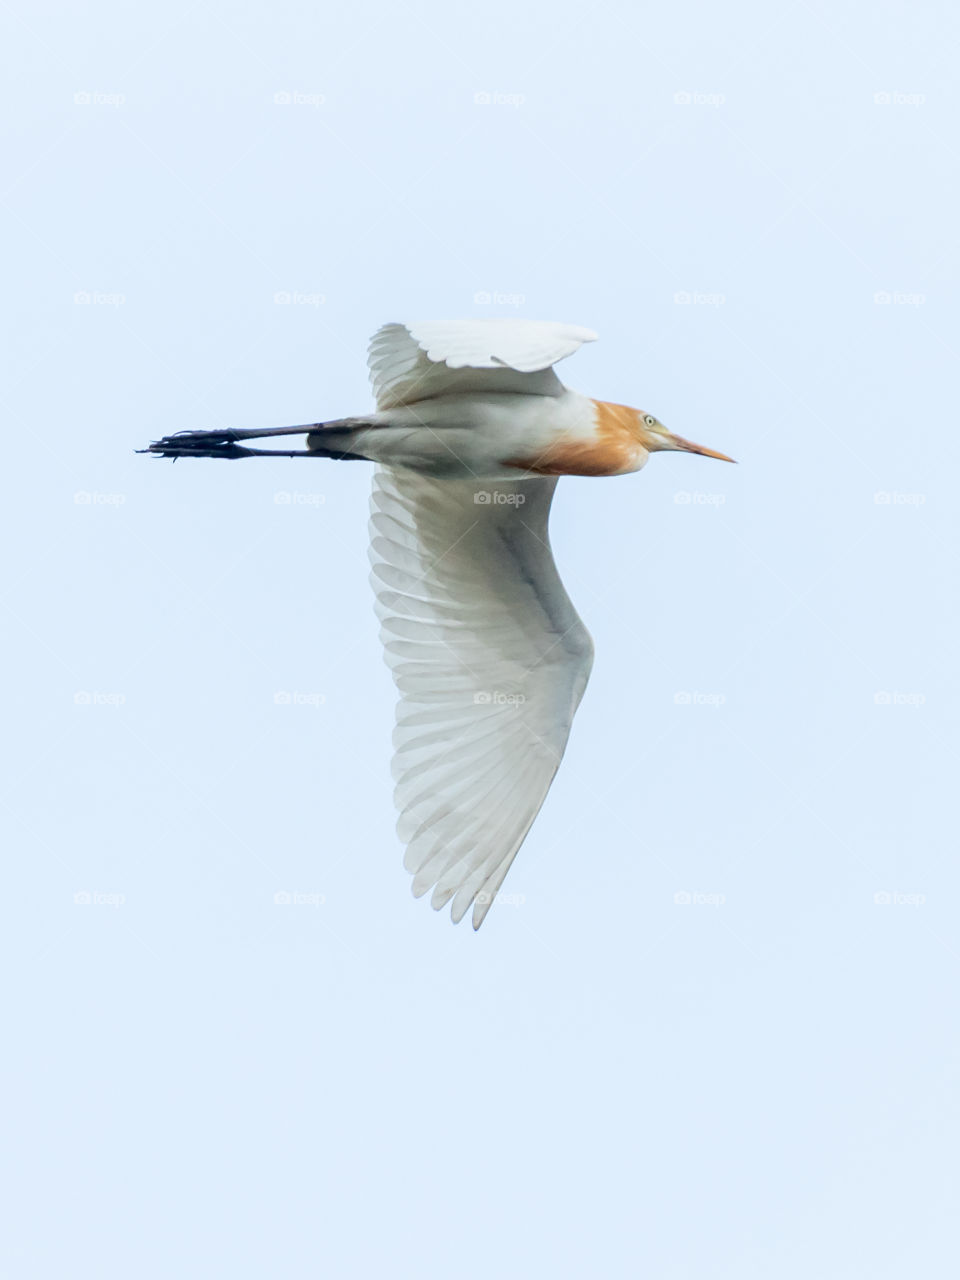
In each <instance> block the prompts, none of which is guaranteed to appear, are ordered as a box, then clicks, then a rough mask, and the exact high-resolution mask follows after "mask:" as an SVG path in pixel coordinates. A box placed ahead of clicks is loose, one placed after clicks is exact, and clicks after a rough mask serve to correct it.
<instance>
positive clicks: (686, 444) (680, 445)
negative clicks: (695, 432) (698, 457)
mask: <svg viewBox="0 0 960 1280" xmlns="http://www.w3.org/2000/svg"><path fill="white" fill-rule="evenodd" d="M667 447H668V448H669V449H682V450H683V452H684V453H702V454H703V456H704V457H705V458H719V459H720V461H721V462H736V458H730V457H728V456H727V455H726V454H725V453H718V452H717V450H716V449H708V448H707V447H706V445H703V444H694V443H693V441H692V440H684V438H683V436H674V435H671V436H670V444H669V445H668V446H667Z"/></svg>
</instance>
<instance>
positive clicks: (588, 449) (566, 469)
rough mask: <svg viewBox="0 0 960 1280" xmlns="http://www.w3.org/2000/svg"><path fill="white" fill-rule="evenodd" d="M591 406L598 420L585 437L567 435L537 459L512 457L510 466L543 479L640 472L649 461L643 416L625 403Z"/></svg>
mask: <svg viewBox="0 0 960 1280" xmlns="http://www.w3.org/2000/svg"><path fill="white" fill-rule="evenodd" d="M590 403H591V404H592V405H593V407H594V412H593V419H594V420H593V423H592V424H591V429H589V430H588V431H587V432H586V433H585V434H582V435H581V434H579V433H578V434H576V435H574V434H573V433H572V432H570V433H564V434H563V435H561V436H559V437H558V438H557V439H556V440H554V441H552V442H551V443H550V444H549V445H548V446H547V447H546V449H544V450H543V451H542V452H541V453H540V454H538V455H537V456H536V457H526V458H510V459H508V461H507V464H506V465H507V466H509V467H520V468H522V469H523V470H524V471H532V472H534V474H536V475H540V476H620V475H624V474H626V473H627V472H630V471H637V470H639V468H640V467H642V466H643V463H644V462H645V461H646V450H645V449H644V448H643V445H642V444H641V442H640V437H641V428H642V425H643V415H642V414H641V413H640V411H639V410H638V409H631V408H629V407H628V406H627V405H625V404H610V403H609V402H608V401H606V400H592V401H591V402H590Z"/></svg>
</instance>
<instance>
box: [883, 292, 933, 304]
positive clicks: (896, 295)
mask: <svg viewBox="0 0 960 1280" xmlns="http://www.w3.org/2000/svg"><path fill="white" fill-rule="evenodd" d="M926 300H927V295H926V294H925V293H902V292H901V291H900V290H899V289H892V290H891V289H877V291H876V292H875V293H874V295H873V304H874V306H876V307H922V306H923V304H924V303H925V302H926Z"/></svg>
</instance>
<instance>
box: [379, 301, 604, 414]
mask: <svg viewBox="0 0 960 1280" xmlns="http://www.w3.org/2000/svg"><path fill="white" fill-rule="evenodd" d="M596 336H597V335H596V334H595V333H594V332H593V331H592V330H590V329H584V328H581V327H580V326H579V325H572V324H557V323H554V322H552V321H545V320H538V321H534V320H519V319H499V318H498V319H488V320H445V321H436V322H423V323H420V324H410V325H403V324H385V325H384V326H383V327H382V328H381V329H378V330H377V332H376V333H375V334H374V336H373V338H372V339H371V341H370V347H369V351H368V357H367V363H368V366H369V369H370V381H371V382H372V384H373V391H374V395H375V397H376V401H377V408H378V409H393V408H396V407H397V405H402V404H415V403H416V402H417V401H418V400H429V399H432V398H433V397H434V396H441V395H451V394H454V393H456V392H461V391H481V392H483V391H493V392H503V391H514V392H521V393H527V394H530V395H546V396H557V395H560V394H561V392H562V391H563V384H562V383H561V382H560V379H559V378H558V377H557V376H556V374H555V373H554V372H553V368H552V366H553V365H555V364H556V363H557V362H558V361H559V360H564V359H566V357H567V356H571V355H573V353H574V352H575V351H577V350H578V349H579V348H580V347H581V346H582V345H583V344H584V343H585V342H593V341H595V339H596Z"/></svg>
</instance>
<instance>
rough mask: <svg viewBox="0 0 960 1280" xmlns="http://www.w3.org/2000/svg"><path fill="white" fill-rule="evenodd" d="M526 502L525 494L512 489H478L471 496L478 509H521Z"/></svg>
mask: <svg viewBox="0 0 960 1280" xmlns="http://www.w3.org/2000/svg"><path fill="white" fill-rule="evenodd" d="M526 500H527V495H526V494H525V493H517V492H516V490H514V489H478V490H477V491H476V493H475V494H474V495H473V501H474V503H475V504H476V506H478V507H522V506H523V504H524V503H525V502H526Z"/></svg>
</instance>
